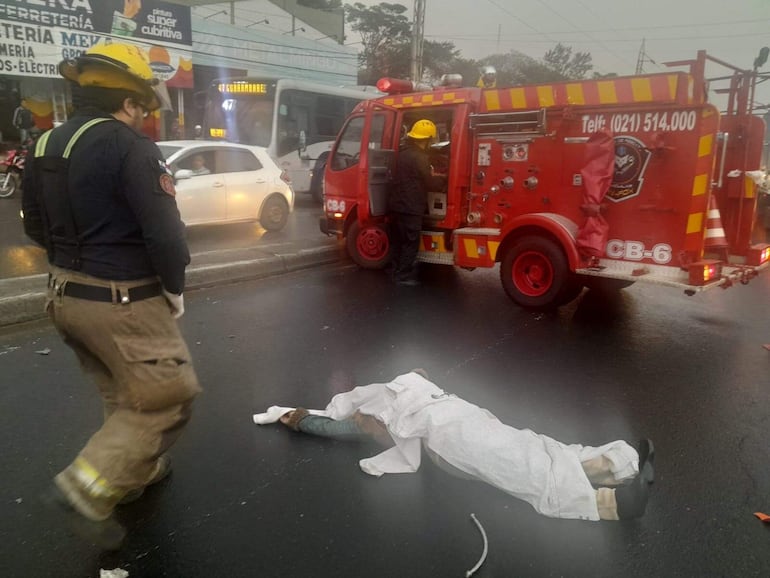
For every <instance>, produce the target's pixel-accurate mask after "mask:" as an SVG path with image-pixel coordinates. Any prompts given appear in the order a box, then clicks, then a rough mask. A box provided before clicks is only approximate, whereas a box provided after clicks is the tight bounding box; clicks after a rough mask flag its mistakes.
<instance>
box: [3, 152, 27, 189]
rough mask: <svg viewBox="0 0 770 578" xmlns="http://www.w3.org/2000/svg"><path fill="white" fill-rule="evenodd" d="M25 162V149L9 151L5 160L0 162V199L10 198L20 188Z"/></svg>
mask: <svg viewBox="0 0 770 578" xmlns="http://www.w3.org/2000/svg"><path fill="white" fill-rule="evenodd" d="M26 160H27V147H19V148H17V149H11V150H9V151H8V153H7V154H6V157H5V159H3V160H2V161H0V167H2V171H3V172H2V174H0V198H6V197H10V196H12V195H13V194H14V193H15V192H16V191H17V190H18V189H19V188H20V187H21V176H22V174H23V173H24V163H25V162H26Z"/></svg>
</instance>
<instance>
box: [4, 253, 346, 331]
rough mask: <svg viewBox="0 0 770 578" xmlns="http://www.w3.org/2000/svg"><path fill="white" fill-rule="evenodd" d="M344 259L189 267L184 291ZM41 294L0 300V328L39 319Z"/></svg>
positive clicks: (319, 256)
mask: <svg viewBox="0 0 770 578" xmlns="http://www.w3.org/2000/svg"><path fill="white" fill-rule="evenodd" d="M345 258H346V254H345V251H344V249H343V248H342V247H341V246H337V245H332V246H325V247H313V248H309V249H300V250H298V251H293V252H287V253H277V254H275V255H271V256H267V257H260V258H257V259H245V260H239V261H232V262H229V263H215V264H209V265H200V266H197V267H189V268H188V269H187V273H186V279H185V291H193V290H195V289H205V288H207V287H214V286H216V285H222V284H228V283H240V282H242V281H250V280H253V279H260V278H263V277H272V276H275V275H281V274H284V273H291V272H293V271H299V270H301V269H308V268H310V267H315V266H320V265H327V264H330V263H336V262H337V261H341V260H343V259H345ZM46 279H47V275H34V276H31V277H27V278H25V280H26V281H28V285H31V286H39V287H45V283H46ZM44 303H45V291H43V290H41V291H27V292H24V293H19V294H17V295H12V296H10V297H3V298H0V327H5V326H8V325H15V324H17V323H25V322H27V321H34V320H36V319H42V318H43V317H45V316H46V314H45V311H43V305H44Z"/></svg>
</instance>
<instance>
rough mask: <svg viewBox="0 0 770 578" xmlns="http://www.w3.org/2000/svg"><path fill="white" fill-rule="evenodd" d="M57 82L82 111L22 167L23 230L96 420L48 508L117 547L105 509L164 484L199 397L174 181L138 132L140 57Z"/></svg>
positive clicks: (145, 100) (133, 52)
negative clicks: (93, 401) (186, 320)
mask: <svg viewBox="0 0 770 578" xmlns="http://www.w3.org/2000/svg"><path fill="white" fill-rule="evenodd" d="M59 71H60V73H61V74H62V76H64V78H66V79H68V80H69V81H71V82H72V88H73V102H74V103H75V104H76V106H77V108H76V110H75V112H74V113H73V116H72V118H70V119H69V120H68V121H67V122H66V123H64V124H63V125H61V126H60V127H58V128H54V129H53V130H51V131H49V132H47V133H45V134H43V135H42V136H41V137H40V138H39V139H38V141H37V144H36V147H35V150H34V155H33V156H32V158H30V159H29V160H28V163H29V164H28V166H27V170H25V175H24V192H23V198H22V206H23V210H24V229H25V232H26V233H27V235H28V236H29V237H30V238H32V239H33V240H34V241H36V242H37V243H39V244H40V245H42V246H43V247H45V249H46V251H47V253H48V261H49V264H50V269H49V277H48V295H47V301H46V310H47V312H48V315H49V317H50V319H51V321H52V322H53V324H54V325H55V326H56V329H57V330H58V332H59V333H60V335H61V336H62V338H63V340H64V342H65V343H66V344H67V345H69V346H70V347H71V348H72V350H73V351H74V353H75V355H76V357H77V359H78V361H79V362H80V365H81V368H82V370H83V372H84V373H85V374H86V375H87V376H89V377H91V378H92V379H93V380H94V381H95V382H96V384H97V387H98V390H99V393H100V395H101V398H102V402H103V405H104V423H103V425H102V427H101V429H99V430H98V431H97V432H96V433H94V434H93V436H92V437H91V439H90V440H89V441H88V443H87V444H86V446H85V447H84V448H83V449H82V450H81V451H80V453H79V455H78V456H77V457H76V458H75V460H74V461H73V462H72V463H71V464H70V465H69V466H67V467H66V468H64V470H63V471H61V472H60V473H59V474H57V475H56V477H55V479H54V484H53V486H52V488H51V491H50V496H49V497H50V498H52V502H54V503H56V504H59V505H62V506H64V509H63V511H64V512H66V515H67V516H68V517H70V518H71V521H72V522H74V524H73V526H74V527H75V528H77V529H80V530H81V531H82V532H83V533H85V534H86V535H87V537H88V539H89V540H91V541H95V542H97V543H98V544H99V545H100V546H102V547H105V548H115V547H117V546H119V545H120V542H121V541H122V539H123V536H124V534H125V532H124V531H123V528H122V527H121V526H120V524H118V522H117V521H115V520H114V518H113V516H112V513H113V509H114V508H115V506H117V505H118V504H119V503H126V502H128V501H131V500H133V499H136V498H138V497H140V496H141V494H142V492H143V490H144V488H145V487H146V486H148V485H150V484H153V483H156V482H158V481H160V480H161V479H163V478H164V477H165V476H166V475H167V474H168V473H169V471H170V460H169V458H168V456H167V454H166V451H167V450H168V449H169V447H170V446H171V445H172V444H173V443H174V442H175V441H176V439H177V438H178V437H179V435H180V433H181V432H182V430H183V426H184V425H185V424H186V422H187V421H188V420H189V418H190V413H191V405H192V401H193V398H194V397H195V396H196V395H197V393H198V392H199V391H200V387H199V385H198V380H197V378H196V375H195V372H194V370H193V366H192V360H191V358H190V352H189V350H188V348H187V345H186V344H185V342H184V340H183V338H182V336H181V334H180V332H179V328H178V326H177V321H176V319H177V318H178V317H180V316H181V315H182V313H183V312H184V301H183V298H182V291H183V289H184V279H185V267H186V266H187V264H188V263H189V261H190V255H189V251H188V248H187V243H186V241H185V229H184V224H183V223H182V221H181V219H180V216H179V211H178V209H177V206H176V200H175V198H174V195H175V193H176V191H175V189H174V180H173V178H172V176H171V175H170V174H169V171H168V169H167V168H166V164H165V161H164V158H163V155H162V154H161V153H160V150H159V149H158V147H157V146H156V145H155V143H153V142H152V141H151V140H150V139H149V138H147V137H146V136H145V135H143V134H141V133H140V132H139V129H140V128H141V126H142V121H143V119H144V118H145V117H146V116H147V115H148V114H149V113H151V112H152V111H154V110H156V109H157V108H158V107H159V106H160V97H159V93H158V92H156V90H157V88H158V87H157V82H156V81H155V79H154V78H153V74H152V70H151V69H150V65H149V63H148V59H147V56H146V55H145V54H144V52H143V51H142V50H140V49H139V48H137V47H135V46H129V45H126V44H100V45H96V46H94V47H92V48H90V49H89V50H88V51H86V52H85V54H83V55H82V56H80V57H79V58H76V59H74V60H66V61H64V62H62V63H61V64H60V66H59Z"/></svg>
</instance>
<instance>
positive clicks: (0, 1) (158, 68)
mask: <svg viewBox="0 0 770 578" xmlns="http://www.w3.org/2000/svg"><path fill="white" fill-rule="evenodd" d="M103 42H125V43H132V44H136V45H138V46H140V47H141V48H143V49H144V50H145V51H147V53H148V54H149V57H150V65H151V66H152V68H153V71H154V72H155V75H156V76H158V77H159V78H161V79H162V80H165V81H166V82H167V83H168V85H169V86H176V87H181V88H186V87H191V86H192V30H191V26H190V8H189V7H187V6H180V5H178V4H171V3H169V2H161V1H159V0H0V75H16V76H32V77H44V78H53V77H58V76H59V72H58V64H59V62H61V61H62V60H64V59H66V58H75V57H77V56H79V55H80V54H82V53H83V52H85V51H86V50H87V49H88V48H90V47H91V46H93V45H94V44H98V43H103Z"/></svg>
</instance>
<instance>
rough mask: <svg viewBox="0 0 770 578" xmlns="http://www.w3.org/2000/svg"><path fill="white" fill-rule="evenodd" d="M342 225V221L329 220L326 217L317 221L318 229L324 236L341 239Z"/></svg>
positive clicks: (343, 223)
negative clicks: (333, 236)
mask: <svg viewBox="0 0 770 578" xmlns="http://www.w3.org/2000/svg"><path fill="white" fill-rule="evenodd" d="M344 225H345V222H344V221H343V220H342V219H330V218H328V217H327V216H326V215H322V216H321V217H320V218H319V219H318V228H319V229H321V232H322V233H323V234H324V235H329V236H332V235H335V236H337V237H341V236H342V229H343V227H344Z"/></svg>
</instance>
